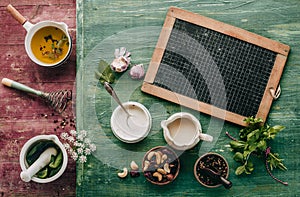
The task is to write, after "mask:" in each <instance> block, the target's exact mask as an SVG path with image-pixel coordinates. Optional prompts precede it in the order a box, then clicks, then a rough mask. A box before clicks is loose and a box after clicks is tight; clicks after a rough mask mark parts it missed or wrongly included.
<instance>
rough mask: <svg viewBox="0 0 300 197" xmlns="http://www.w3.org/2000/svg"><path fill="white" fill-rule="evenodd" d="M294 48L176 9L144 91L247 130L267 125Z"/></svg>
mask: <svg viewBox="0 0 300 197" xmlns="http://www.w3.org/2000/svg"><path fill="white" fill-rule="evenodd" d="M289 50H290V47H289V46H287V45H285V44H282V43H279V42H277V41H274V40H271V39H268V38H265V37H263V36H260V35H257V34H254V33H251V32H249V31H246V30H244V29H241V28H238V27H234V26H232V25H228V24H225V23H222V22H220V21H216V20H214V19H211V18H208V17H204V16H201V15H199V14H196V13H192V12H189V11H186V10H182V9H179V8H176V7H171V8H170V9H169V11H168V13H167V16H166V19H165V22H164V25H163V28H162V31H161V33H160V36H159V39H158V42H157V45H156V47H155V49H154V52H153V55H152V59H151V62H150V64H149V67H148V70H147V73H146V76H145V79H144V82H143V85H142V91H143V92H145V93H148V94H151V95H154V96H157V97H160V98H162V99H166V100H168V101H171V102H174V103H177V104H180V105H182V106H185V107H189V108H192V109H195V110H198V111H200V112H203V113H206V114H209V115H211V116H214V117H217V118H220V119H224V120H227V121H229V122H232V123H235V124H239V125H243V126H245V122H244V121H243V120H244V119H245V118H246V117H249V116H254V117H260V118H262V119H263V120H266V118H267V116H268V113H269V111H270V108H271V105H272V102H273V100H274V98H275V96H274V92H276V90H277V89H278V87H279V81H280V78H281V75H282V72H283V69H284V66H285V63H286V60H287V56H288V53H289Z"/></svg>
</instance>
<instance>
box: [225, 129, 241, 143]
mask: <svg viewBox="0 0 300 197" xmlns="http://www.w3.org/2000/svg"><path fill="white" fill-rule="evenodd" d="M225 134H226V135H227V136H228V137H229V138H230V139H231V140H233V141H238V140H237V139H236V138H234V137H232V136H231V135H230V134H229V133H228V131H226V133H225Z"/></svg>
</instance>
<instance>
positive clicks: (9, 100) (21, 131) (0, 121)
mask: <svg viewBox="0 0 300 197" xmlns="http://www.w3.org/2000/svg"><path fill="white" fill-rule="evenodd" d="M75 2H76V1H69V0H59V1H57V0H49V1H41V0H34V1H29V0H20V1H8V0H3V1H1V2H0V18H1V23H0V29H1V33H0V59H1V62H0V80H2V78H4V77H7V78H11V79H13V80H16V81H18V82H21V83H24V84H25V85H27V86H30V87H32V88H35V89H37V90H41V91H54V90H58V89H61V88H62V89H71V90H73V89H74V90H73V91H74V96H75V95H76V89H75V88H74V87H75V76H76V4H75ZM9 3H12V4H13V6H14V7H15V8H16V9H17V10H18V11H19V12H20V13H21V14H22V15H23V16H24V17H25V18H27V19H28V20H29V21H30V22H32V23H33V24H35V23H38V22H40V21H43V20H54V21H62V22H65V23H66V24H67V25H68V26H69V31H70V34H71V36H72V38H73V39H72V43H73V51H72V54H71V57H70V59H69V61H68V62H67V63H66V64H65V65H63V66H62V67H59V68H54V69H48V68H42V67H40V66H38V65H35V64H34V63H33V62H31V60H30V59H29V58H28V56H27V54H26V52H25V48H24V39H25V35H26V30H25V29H24V28H23V27H22V25H20V24H19V23H18V22H17V21H16V20H15V19H14V18H13V17H12V16H11V15H10V14H9V13H8V12H7V10H6V6H7V5H8V4H9ZM0 103H1V105H0V149H1V152H0V195H1V196H75V192H76V163H75V162H74V161H73V160H71V159H69V163H68V166H67V169H66V171H65V173H64V174H63V175H62V177H60V178H59V179H58V180H56V181H54V182H52V183H49V184H37V183H34V182H29V183H25V182H23V181H21V179H20V171H21V168H20V164H19V153H20V151H21V148H22V146H23V145H24V143H25V142H26V141H27V140H29V139H30V138H32V137H34V136H36V135H40V134H56V135H58V136H59V135H60V133H61V132H63V131H64V130H63V129H62V128H61V127H60V128H57V126H58V125H57V123H56V124H55V123H54V121H56V120H61V119H62V116H60V115H58V114H57V113H54V114H53V110H52V109H50V108H49V107H48V105H47V104H45V103H44V102H43V101H42V100H41V99H40V98H38V97H36V96H33V95H29V94H26V93H23V92H20V91H17V90H14V89H11V88H8V87H5V86H3V85H0ZM70 110H71V111H69V112H68V113H69V114H70V116H74V115H75V114H74V113H73V111H75V109H70ZM42 114H43V115H42ZM45 114H47V118H46V117H45V116H44V115H45ZM52 114H53V115H52ZM71 128H72V129H74V128H73V126H72V127H70V125H69V127H66V128H65V129H66V130H67V129H68V130H69V129H71Z"/></svg>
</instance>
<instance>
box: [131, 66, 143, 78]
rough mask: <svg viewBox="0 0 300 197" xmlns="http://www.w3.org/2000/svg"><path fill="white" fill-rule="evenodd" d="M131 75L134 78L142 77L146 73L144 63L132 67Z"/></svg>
mask: <svg viewBox="0 0 300 197" xmlns="http://www.w3.org/2000/svg"><path fill="white" fill-rule="evenodd" d="M129 75H130V77H131V78H132V79H142V78H143V77H144V75H145V70H144V66H143V64H137V65H135V66H133V67H132V68H131V69H130V72H129Z"/></svg>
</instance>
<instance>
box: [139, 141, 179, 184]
mask: <svg viewBox="0 0 300 197" xmlns="http://www.w3.org/2000/svg"><path fill="white" fill-rule="evenodd" d="M142 167H143V173H144V176H145V177H146V179H147V180H148V181H149V182H151V183H153V184H156V185H166V184H168V183H170V182H172V181H173V180H174V179H175V178H176V177H177V175H178V173H179V169H180V162H179V158H178V156H177V154H176V153H175V152H174V151H173V150H171V149H170V148H168V147H165V146H158V147H154V148H152V149H150V150H149V151H148V152H147V153H146V154H145V156H144V159H143V163H142Z"/></svg>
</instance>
